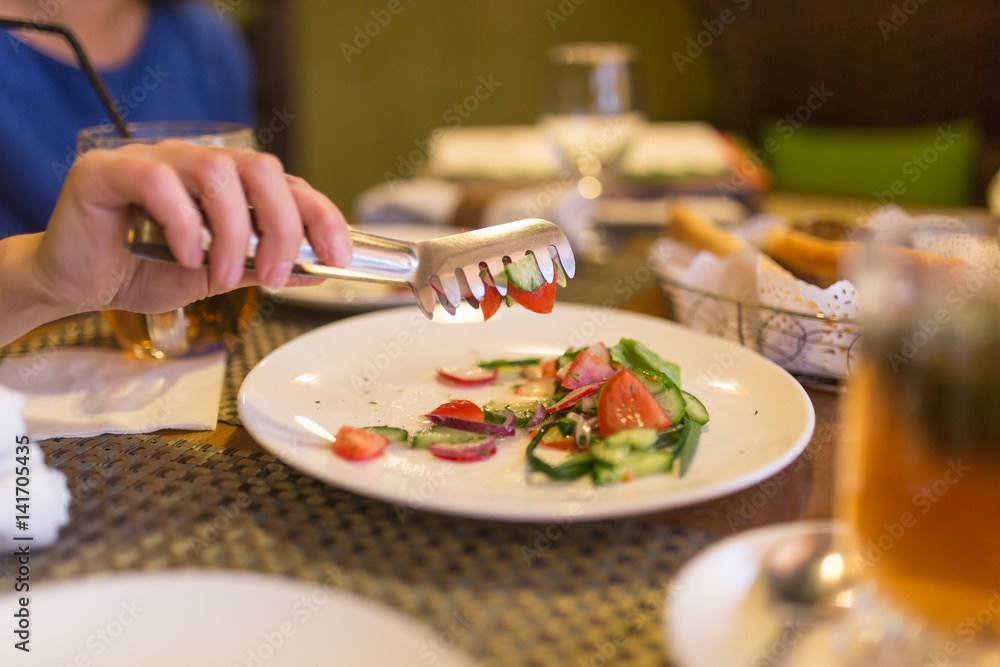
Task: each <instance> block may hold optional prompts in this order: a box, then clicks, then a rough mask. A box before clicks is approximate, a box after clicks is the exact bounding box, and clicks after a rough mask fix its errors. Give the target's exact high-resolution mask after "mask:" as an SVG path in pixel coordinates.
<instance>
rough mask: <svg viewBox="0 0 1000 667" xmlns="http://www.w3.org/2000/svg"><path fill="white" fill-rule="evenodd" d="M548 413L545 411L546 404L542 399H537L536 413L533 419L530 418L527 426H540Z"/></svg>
mask: <svg viewBox="0 0 1000 667" xmlns="http://www.w3.org/2000/svg"><path fill="white" fill-rule="evenodd" d="M547 414H548V413H547V412H546V411H545V404H543V403H542V402H541V401H535V414H534V416H533V417H532V418H531V419H529V420H528V423H527V424H525V426H526V427H527V428H532V427H534V426H538V425H539V424H541V423H542V422H543V421H545V415H547Z"/></svg>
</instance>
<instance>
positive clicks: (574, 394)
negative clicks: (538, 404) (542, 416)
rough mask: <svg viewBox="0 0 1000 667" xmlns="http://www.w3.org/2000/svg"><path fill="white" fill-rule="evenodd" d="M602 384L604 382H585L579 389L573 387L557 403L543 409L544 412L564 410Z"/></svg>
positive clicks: (593, 391)
mask: <svg viewBox="0 0 1000 667" xmlns="http://www.w3.org/2000/svg"><path fill="white" fill-rule="evenodd" d="M603 385H604V382H603V381H602V382H593V383H591V384H585V385H583V386H582V387H580V388H579V389H574V390H573V391H571V392H569V393H568V394H566V395H565V396H563V397H562V399H560V400H559V401H558V402H557V403H555V404H553V405H550V406H549V407H548V408H546V409H545V411H546V412H549V413H551V412H559V411H560V410H565V409H567V408H570V407H572V406H573V405H574V404H575V403H576V402H577V401H579V400H580V399H581V398H583V397H584V396H590V395H591V394H596V393H597V390H598V389H600V388H601V387H602V386H603Z"/></svg>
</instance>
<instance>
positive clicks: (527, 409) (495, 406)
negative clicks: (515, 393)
mask: <svg viewBox="0 0 1000 667" xmlns="http://www.w3.org/2000/svg"><path fill="white" fill-rule="evenodd" d="M508 410H509V411H510V412H513V413H514V426H517V427H518V428H524V427H525V426H527V425H528V422H530V421H531V419H532V417H534V416H535V401H520V402H515V403H501V402H500V401H490V402H489V403H485V404H483V421H485V422H488V423H490V424H502V423H504V420H506V419H507V411H508Z"/></svg>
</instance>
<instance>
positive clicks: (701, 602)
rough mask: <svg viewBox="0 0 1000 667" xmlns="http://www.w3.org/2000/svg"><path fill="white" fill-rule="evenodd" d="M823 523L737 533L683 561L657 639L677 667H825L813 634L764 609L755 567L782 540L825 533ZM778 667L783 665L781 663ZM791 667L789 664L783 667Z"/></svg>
mask: <svg viewBox="0 0 1000 667" xmlns="http://www.w3.org/2000/svg"><path fill="white" fill-rule="evenodd" d="M833 525H836V524H833V523H831V522H829V521H800V522H794V523H782V524H776V525H774V526H768V527H766V528H758V529H755V530H749V531H746V532H744V533H739V534H737V535H735V536H733V537H730V538H728V539H725V540H722V541H721V542H718V543H716V544H714V545H712V546H711V547H709V548H708V549H705V550H704V551H703V552H701V553H700V554H698V555H697V556H696V557H695V558H693V559H692V560H691V561H689V562H688V563H687V564H686V565H685V566H684V567H683V568H681V570H680V572H679V573H678V574H677V577H676V578H675V579H674V586H673V588H672V595H671V596H670V598H669V600H668V601H667V604H666V614H665V615H664V634H665V636H666V637H667V638H668V640H669V642H668V650H670V651H671V653H672V656H671V657H672V658H673V659H674V660H675V661H676V662H677V664H678V665H679V666H680V667H719V666H720V665H731V666H733V667H741V666H746V667H750V666H752V665H774V664H778V662H780V661H781V660H782V659H784V658H785V654H786V653H789V652H794V654H795V658H794V664H796V665H798V664H803V665H813V666H816V667H818V666H819V665H820V664H826V663H825V661H824V658H823V653H824V652H825V649H828V647H824V646H823V644H822V641H821V637H820V635H821V632H820V631H819V630H816V631H813V632H812V633H811V634H807V633H806V632H805V631H804V626H803V627H802V628H800V627H799V626H796V625H795V623H794V621H791V624H790V626H789V627H786V625H788V624H789V619H788V618H787V617H786V616H783V615H781V614H780V613H779V612H778V611H776V610H775V609H774V607H773V606H772V605H771V604H770V603H769V602H768V597H767V596H768V594H767V591H766V588H765V586H764V583H763V580H761V579H760V578H759V576H760V571H761V563H762V561H763V559H764V557H765V556H766V555H767V554H768V552H769V551H770V550H771V549H772V548H773V547H774V546H775V545H777V544H778V543H779V542H780V541H781V540H782V539H785V538H786V537H790V536H793V535H801V534H807V533H813V532H816V531H822V530H828V529H830V527H831V526H833ZM783 664H784V663H783ZM789 667H791V664H789Z"/></svg>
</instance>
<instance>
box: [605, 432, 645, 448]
mask: <svg viewBox="0 0 1000 667" xmlns="http://www.w3.org/2000/svg"><path fill="white" fill-rule="evenodd" d="M604 444H606V445H607V446H608V447H614V448H616V449H622V448H624V449H632V450H636V451H642V450H646V449H649V448H650V447H652V446H653V445H654V444H656V429H652V428H627V429H623V430H621V431H618V432H616V433H612V434H611V435H609V436H608V437H606V438H605V439H604Z"/></svg>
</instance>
